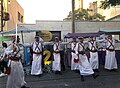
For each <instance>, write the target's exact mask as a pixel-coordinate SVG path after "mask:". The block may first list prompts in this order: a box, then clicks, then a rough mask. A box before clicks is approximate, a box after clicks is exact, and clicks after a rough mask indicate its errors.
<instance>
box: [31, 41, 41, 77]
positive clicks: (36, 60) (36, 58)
mask: <svg viewBox="0 0 120 88" xmlns="http://www.w3.org/2000/svg"><path fill="white" fill-rule="evenodd" d="M36 45H37V42H34V43H33V51H34V52H42V44H41V43H40V42H39V44H38V47H39V49H40V50H39V49H38V48H36ZM42 73H43V72H42V54H39V55H38V54H33V61H32V68H31V75H40V74H42Z"/></svg>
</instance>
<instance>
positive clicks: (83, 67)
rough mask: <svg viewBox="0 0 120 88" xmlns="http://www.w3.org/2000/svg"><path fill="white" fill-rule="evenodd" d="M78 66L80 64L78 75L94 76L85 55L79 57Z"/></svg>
mask: <svg viewBox="0 0 120 88" xmlns="http://www.w3.org/2000/svg"><path fill="white" fill-rule="evenodd" d="M79 64H80V74H81V75H91V74H94V72H93V70H92V67H91V65H90V63H89V62H88V58H87V56H86V55H79Z"/></svg>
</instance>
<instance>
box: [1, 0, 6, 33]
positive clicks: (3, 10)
mask: <svg viewBox="0 0 120 88" xmlns="http://www.w3.org/2000/svg"><path fill="white" fill-rule="evenodd" d="M7 6H8V0H0V31H2V30H1V29H2V28H3V30H6V29H7V22H3V24H1V19H2V18H1V15H2V13H4V12H7V11H8V9H7ZM1 27H2V28H1Z"/></svg>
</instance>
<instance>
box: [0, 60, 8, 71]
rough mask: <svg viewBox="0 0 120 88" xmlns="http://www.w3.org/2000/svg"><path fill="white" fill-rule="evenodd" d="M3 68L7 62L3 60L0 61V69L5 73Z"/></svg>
mask: <svg viewBox="0 0 120 88" xmlns="http://www.w3.org/2000/svg"><path fill="white" fill-rule="evenodd" d="M4 68H5V69H7V62H6V61H4V60H3V61H1V62H0V70H1V72H2V73H5V71H4Z"/></svg>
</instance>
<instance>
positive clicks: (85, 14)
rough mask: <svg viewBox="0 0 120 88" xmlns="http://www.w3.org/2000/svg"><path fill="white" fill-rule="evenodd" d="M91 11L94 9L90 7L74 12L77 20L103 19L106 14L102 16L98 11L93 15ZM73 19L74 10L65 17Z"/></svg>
mask: <svg viewBox="0 0 120 88" xmlns="http://www.w3.org/2000/svg"><path fill="white" fill-rule="evenodd" d="M89 11H92V10H90V9H87V10H86V9H78V10H75V12H74V14H75V20H78V21H93V20H94V21H103V20H104V18H105V16H102V15H100V14H98V13H96V14H94V15H93V16H91V15H90V14H89ZM71 19H72V12H71V11H70V12H69V15H68V16H67V18H65V19H64V20H71Z"/></svg>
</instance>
